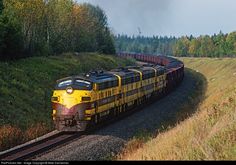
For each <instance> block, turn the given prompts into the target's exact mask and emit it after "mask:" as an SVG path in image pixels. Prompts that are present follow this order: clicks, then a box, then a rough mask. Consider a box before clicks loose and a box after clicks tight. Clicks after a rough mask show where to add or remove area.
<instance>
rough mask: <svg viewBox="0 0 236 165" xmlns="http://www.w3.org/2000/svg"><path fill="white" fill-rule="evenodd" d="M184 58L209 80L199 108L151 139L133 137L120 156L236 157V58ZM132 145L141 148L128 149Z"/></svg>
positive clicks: (179, 158)
mask: <svg viewBox="0 0 236 165" xmlns="http://www.w3.org/2000/svg"><path fill="white" fill-rule="evenodd" d="M181 60H183V61H184V63H185V65H186V67H188V68H191V69H194V70H196V71H197V72H200V73H201V74H203V75H204V76H205V77H206V79H207V84H206V85H207V89H206V91H205V99H204V100H203V101H202V103H201V104H200V106H199V107H198V111H197V112H196V113H195V114H193V115H192V116H190V117H189V118H188V119H187V120H185V121H183V122H181V123H179V124H177V125H176V126H175V127H173V128H170V129H169V130H168V131H166V132H164V133H160V134H158V135H155V138H151V140H149V141H148V142H140V141H139V140H137V139H134V140H132V141H131V142H130V144H128V147H127V148H126V149H125V150H124V152H123V154H121V156H119V157H120V159H122V160H236V59H230V58H226V59H209V58H181ZM189 111H191V110H190V109H189ZM135 141H136V142H135ZM137 143H143V144H137ZM132 144H135V145H136V146H141V147H139V149H137V150H129V149H128V148H131V149H132Z"/></svg>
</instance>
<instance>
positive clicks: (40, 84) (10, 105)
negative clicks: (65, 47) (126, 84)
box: [0, 54, 133, 151]
mask: <svg viewBox="0 0 236 165" xmlns="http://www.w3.org/2000/svg"><path fill="white" fill-rule="evenodd" d="M130 64H133V62H132V61H129V60H124V59H120V58H118V57H115V56H109V55H100V54H79V55H78V56H74V55H72V54H64V55H61V56H51V57H32V58H27V59H22V60H18V61H15V62H0V102H1V106H0V151H1V150H2V149H4V148H8V147H10V146H12V145H14V143H17V144H19V143H21V142H23V141H26V140H29V139H32V138H34V137H37V136H39V135H42V134H44V133H46V132H48V131H50V130H52V119H51V111H52V110H51V102H50V101H51V96H52V90H53V87H54V85H55V81H56V80H57V79H60V78H64V77H67V76H70V75H77V74H79V73H82V72H87V71H90V70H91V69H98V68H103V69H112V68H115V67H118V66H126V65H130Z"/></svg>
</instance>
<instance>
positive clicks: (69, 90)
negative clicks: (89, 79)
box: [66, 87, 74, 94]
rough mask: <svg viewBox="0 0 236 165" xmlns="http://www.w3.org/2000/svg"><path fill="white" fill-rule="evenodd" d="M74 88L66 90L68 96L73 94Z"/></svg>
mask: <svg viewBox="0 0 236 165" xmlns="http://www.w3.org/2000/svg"><path fill="white" fill-rule="evenodd" d="M73 91H74V90H73V88H72V87H68V88H67V89H66V92H67V93H68V94H72V93H73Z"/></svg>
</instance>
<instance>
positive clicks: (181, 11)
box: [77, 0, 236, 36]
mask: <svg viewBox="0 0 236 165" xmlns="http://www.w3.org/2000/svg"><path fill="white" fill-rule="evenodd" d="M77 2H79V3H82V2H89V3H91V4H93V5H98V6H100V7H101V8H102V9H103V10H104V11H105V12H106V14H107V17H108V23H109V26H110V27H111V28H112V29H113V32H114V33H115V34H118V33H119V34H128V35H137V34H138V28H140V29H141V32H142V35H145V36H152V35H161V36H164V35H166V36H171V35H172V36H182V35H191V34H192V35H194V36H199V35H202V34H203V35H204V34H210V35H212V34H214V33H218V32H219V31H220V30H221V31H223V33H228V32H232V31H235V30H236V0H77Z"/></svg>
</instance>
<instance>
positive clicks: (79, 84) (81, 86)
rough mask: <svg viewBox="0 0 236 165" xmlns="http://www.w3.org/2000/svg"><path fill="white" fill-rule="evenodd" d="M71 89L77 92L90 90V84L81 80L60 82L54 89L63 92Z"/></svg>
mask: <svg viewBox="0 0 236 165" xmlns="http://www.w3.org/2000/svg"><path fill="white" fill-rule="evenodd" d="M69 86H70V87H72V88H73V89H77V90H92V87H93V85H92V83H91V82H89V81H85V80H81V79H69V80H64V81H61V82H59V83H58V84H57V86H56V88H57V89H60V90H64V89H66V88H67V87H69Z"/></svg>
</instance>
